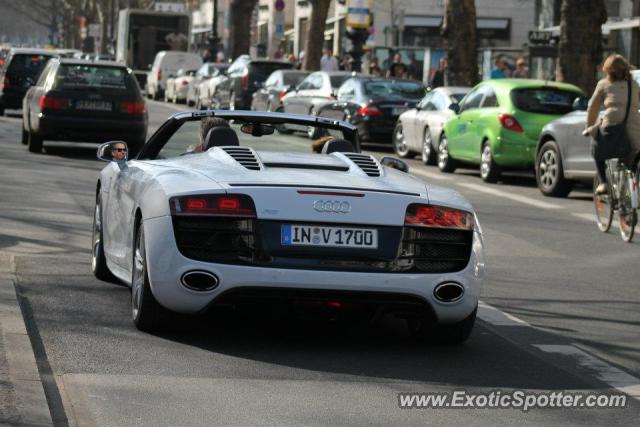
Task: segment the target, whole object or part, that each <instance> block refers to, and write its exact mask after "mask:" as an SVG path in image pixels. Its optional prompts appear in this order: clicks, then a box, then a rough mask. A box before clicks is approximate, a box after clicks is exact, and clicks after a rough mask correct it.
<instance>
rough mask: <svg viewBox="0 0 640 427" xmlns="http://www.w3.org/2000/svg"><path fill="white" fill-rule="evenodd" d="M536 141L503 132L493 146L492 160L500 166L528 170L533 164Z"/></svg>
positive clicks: (522, 135) (518, 134)
mask: <svg viewBox="0 0 640 427" xmlns="http://www.w3.org/2000/svg"><path fill="white" fill-rule="evenodd" d="M537 145H538V141H537V140H536V139H532V138H529V137H528V136H526V134H524V133H519V132H512V131H508V130H505V131H503V132H501V133H500V135H499V136H498V138H497V140H496V141H495V143H494V145H493V147H492V148H493V158H494V159H495V161H496V163H497V164H498V165H500V166H506V167H515V168H530V167H533V165H534V164H535V157H536V146H537Z"/></svg>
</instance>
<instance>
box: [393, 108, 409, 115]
mask: <svg viewBox="0 0 640 427" xmlns="http://www.w3.org/2000/svg"><path fill="white" fill-rule="evenodd" d="M407 110H408V108H406V107H394V108H393V109H392V110H391V114H393V115H394V116H399V115H400V114H402V113H404V112H405V111H407Z"/></svg>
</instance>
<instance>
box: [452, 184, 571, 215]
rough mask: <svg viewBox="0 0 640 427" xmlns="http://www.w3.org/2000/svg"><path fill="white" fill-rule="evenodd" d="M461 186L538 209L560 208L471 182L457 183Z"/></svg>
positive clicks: (559, 207)
mask: <svg viewBox="0 0 640 427" xmlns="http://www.w3.org/2000/svg"><path fill="white" fill-rule="evenodd" d="M457 184H458V185H459V186H461V187H465V188H468V189H470V190H474V191H478V192H480V193H486V194H491V195H493V196H498V197H502V198H504V199H509V200H513V201H515V202H520V203H524V204H525V205H530V206H534V207H536V208H540V209H561V208H562V206H559V205H556V204H553V203H548V202H543V201H542V200H537V199H534V198H532V197H527V196H521V195H518V194H511V193H507V192H504V191H501V190H496V189H495V188H490V187H486V186H484V185H478V184H472V183H466V182H465V183H457Z"/></svg>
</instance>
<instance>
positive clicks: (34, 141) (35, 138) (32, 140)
mask: <svg viewBox="0 0 640 427" xmlns="http://www.w3.org/2000/svg"><path fill="white" fill-rule="evenodd" d="M43 142H44V141H43V140H42V138H40V136H39V135H37V134H36V133H34V132H29V138H28V141H27V144H28V148H29V151H30V152H32V153H42V143H43Z"/></svg>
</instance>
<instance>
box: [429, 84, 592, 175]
mask: <svg viewBox="0 0 640 427" xmlns="http://www.w3.org/2000/svg"><path fill="white" fill-rule="evenodd" d="M583 95H584V94H583V93H582V91H581V90H580V89H579V88H578V87H576V86H573V85H570V84H566V83H556V82H550V81H544V80H529V79H501V80H487V81H484V82H482V83H480V84H478V85H477V86H476V87H474V88H473V89H472V90H471V91H470V92H469V93H468V94H467V95H466V96H465V97H464V99H463V100H462V101H460V104H458V105H452V106H451V107H450V108H451V109H452V110H453V111H455V112H456V115H455V116H452V117H451V118H450V119H449V120H448V121H447V122H446V124H445V126H444V130H443V132H442V134H441V136H440V142H439V145H438V167H439V168H440V170H441V171H443V172H453V171H454V170H455V169H456V167H457V166H458V165H459V164H461V163H471V164H476V165H479V166H480V176H481V177H482V179H483V180H484V181H486V182H496V181H497V180H498V179H499V178H500V172H501V170H505V169H528V168H533V167H534V164H535V155H536V145H537V143H538V136H539V135H540V131H541V130H542V127H543V126H544V125H546V124H547V123H549V122H550V121H552V120H555V119H557V118H558V117H560V116H562V115H564V114H567V113H569V112H571V111H573V102H574V100H575V99H576V98H577V97H579V96H583Z"/></svg>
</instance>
